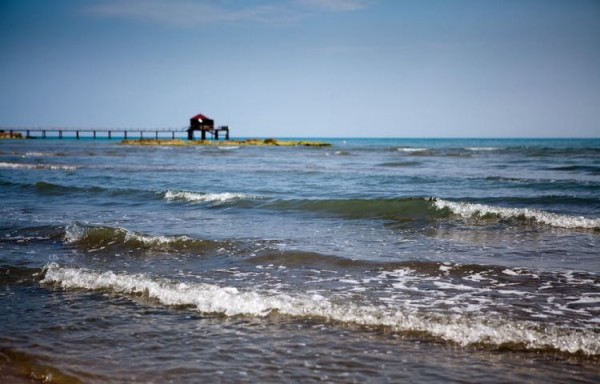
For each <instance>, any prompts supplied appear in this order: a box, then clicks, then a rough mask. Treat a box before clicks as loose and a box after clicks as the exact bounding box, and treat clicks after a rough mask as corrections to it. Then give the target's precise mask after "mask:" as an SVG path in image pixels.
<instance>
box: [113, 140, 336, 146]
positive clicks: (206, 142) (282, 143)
mask: <svg viewBox="0 0 600 384" xmlns="http://www.w3.org/2000/svg"><path fill="white" fill-rule="evenodd" d="M121 144H124V145H141V146H156V145H169V146H181V147H184V146H193V145H204V146H220V147H222V146H273V147H331V144H330V143H324V142H319V141H302V140H300V141H294V140H277V139H264V140H263V139H248V140H225V141H218V140H198V141H195V140H189V141H188V140H181V139H175V140H155V139H144V140H123V141H122V142H121Z"/></svg>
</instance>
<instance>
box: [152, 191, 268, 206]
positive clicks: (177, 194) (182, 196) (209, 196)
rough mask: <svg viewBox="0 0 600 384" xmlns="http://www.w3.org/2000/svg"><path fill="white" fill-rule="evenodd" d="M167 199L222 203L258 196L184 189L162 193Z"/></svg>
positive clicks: (251, 198)
mask: <svg viewBox="0 0 600 384" xmlns="http://www.w3.org/2000/svg"><path fill="white" fill-rule="evenodd" d="M164 198H165V200H167V201H186V202H190V203H213V204H223V203H228V202H233V201H238V200H253V199H257V198H258V197H256V196H253V195H247V194H243V193H229V192H224V193H198V192H185V191H171V190H169V191H167V192H165V194H164Z"/></svg>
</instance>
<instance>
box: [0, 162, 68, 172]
mask: <svg viewBox="0 0 600 384" xmlns="http://www.w3.org/2000/svg"><path fill="white" fill-rule="evenodd" d="M2 168H4V169H48V170H52V171H75V170H76V169H77V167H76V166H74V165H61V164H25V163H7V162H0V169H2Z"/></svg>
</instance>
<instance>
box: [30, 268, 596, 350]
mask: <svg viewBox="0 0 600 384" xmlns="http://www.w3.org/2000/svg"><path fill="white" fill-rule="evenodd" d="M41 284H47V285H50V284H54V285H58V286H60V287H62V288H64V289H86V290H106V291H110V292H111V293H116V294H122V295H128V296H134V297H140V296H141V297H144V298H148V299H151V300H153V301H158V302H159V303H160V304H162V305H165V306H184V307H192V308H194V309H195V310H197V311H199V312H202V313H218V314H223V315H225V316H239V315H244V316H256V317H265V316H269V315H271V314H279V315H284V316H290V317H292V318H311V319H322V320H324V321H334V322H338V323H342V324H354V325H359V326H376V327H388V328H391V329H393V330H394V331H396V332H401V333H402V332H404V333H414V332H417V333H422V334H426V335H430V336H431V337H433V338H438V339H441V340H445V341H450V342H454V343H457V344H459V345H462V346H467V345H485V346H490V347H493V348H503V347H510V348H516V349H524V350H555V351H561V352H567V353H582V354H584V355H588V356H596V355H599V354H600V334H598V333H597V332H595V331H594V330H587V329H572V328H566V327H560V326H541V325H539V324H536V323H533V322H530V321H519V322H517V321H513V320H510V319H501V318H489V317H487V318H486V317H483V316H474V315H473V316H469V315H464V314H452V315H448V314H446V315H444V314H433V313H422V312H419V311H414V310H407V309H405V308H402V307H396V306H382V305H379V304H376V303H373V304H371V303H364V302H363V303H353V302H349V301H348V300H342V301H340V300H335V297H333V298H331V299H330V298H326V297H324V296H322V295H319V294H312V295H311V294H302V293H284V292H278V291H273V290H269V291H259V290H240V289H238V288H235V287H228V286H225V287H222V286H218V285H214V284H206V283H181V282H179V283H178V282H173V281H169V280H158V279H153V278H151V277H149V276H147V275H141V274H126V273H120V274H117V273H114V272H112V271H106V272H96V271H91V270H86V269H80V268H69V267H61V266H60V265H58V264H56V263H51V264H49V265H47V266H46V267H45V270H44V278H43V279H42V280H41Z"/></svg>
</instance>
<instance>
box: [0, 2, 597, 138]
mask: <svg viewBox="0 0 600 384" xmlns="http://www.w3.org/2000/svg"><path fill="white" fill-rule="evenodd" d="M197 113H202V114H205V115H207V116H209V117H211V118H213V119H214V120H215V123H216V124H217V125H229V126H230V127H231V131H232V136H234V137H236V136H237V137H600V1H597V0H453V1H450V0H145V1H144V0H103V1H100V0H53V1H46V0H2V1H0V127H4V128H7V127H66V128H138V129H139V128H147V129H154V128H184V127H187V125H188V124H189V118H190V117H192V116H194V115H195V114H197Z"/></svg>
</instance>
